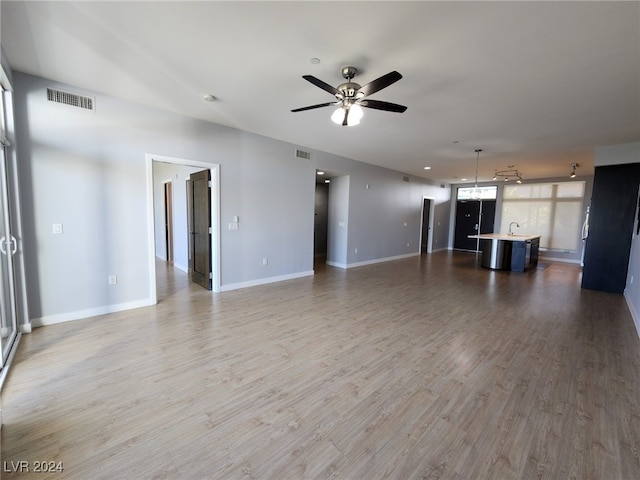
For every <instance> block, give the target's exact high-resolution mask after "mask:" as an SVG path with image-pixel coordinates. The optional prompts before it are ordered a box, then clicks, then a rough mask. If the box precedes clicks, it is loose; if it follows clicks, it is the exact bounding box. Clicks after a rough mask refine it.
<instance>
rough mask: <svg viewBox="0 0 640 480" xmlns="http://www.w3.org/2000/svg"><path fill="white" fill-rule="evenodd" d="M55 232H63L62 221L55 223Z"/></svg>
mask: <svg viewBox="0 0 640 480" xmlns="http://www.w3.org/2000/svg"><path fill="white" fill-rule="evenodd" d="M53 233H55V234H56V235H58V234H61V233H62V224H61V223H54V224H53Z"/></svg>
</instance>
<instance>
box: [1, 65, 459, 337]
mask: <svg viewBox="0 0 640 480" xmlns="http://www.w3.org/2000/svg"><path fill="white" fill-rule="evenodd" d="M14 80H15V88H16V118H17V123H18V125H17V127H18V147H19V153H20V168H21V176H20V181H21V187H22V190H23V192H24V195H23V207H24V208H23V217H24V219H25V251H27V252H28V258H27V266H26V268H27V274H28V282H29V284H28V287H29V307H30V316H31V318H32V319H34V324H36V325H37V324H46V323H55V322H58V321H65V320H71V319H74V318H82V317H87V316H92V315H99V314H101V313H106V312H110V311H116V310H121V309H126V308H134V307H138V306H143V305H147V304H149V303H150V302H151V299H152V288H151V282H152V281H154V280H153V279H151V278H150V271H151V266H150V265H149V261H150V260H149V259H150V258H153V257H152V255H151V253H153V252H150V248H152V247H150V246H149V238H148V234H149V231H150V229H151V228H152V225H150V223H153V222H152V221H150V220H149V217H148V210H149V208H150V205H147V191H146V188H147V187H146V185H147V172H146V154H149V153H151V154H156V155H162V156H168V157H176V158H180V159H186V160H193V161H196V162H207V163H211V164H218V165H220V217H221V224H222V226H223V227H224V226H225V225H227V223H229V222H232V221H233V220H232V219H233V217H234V216H236V215H237V216H238V217H239V219H240V227H239V230H237V231H229V230H227V229H225V228H222V230H221V232H220V245H221V275H220V278H221V285H222V287H223V289H232V288H239V287H243V286H248V285H253V284H258V283H266V282H269V281H275V280H280V279H284V278H295V277H296V276H302V275H308V274H311V273H312V271H313V270H312V269H313V228H314V190H315V171H316V169H317V168H318V169H324V170H327V171H333V172H340V174H341V175H343V177H344V178H342V177H341V180H338V181H336V182H334V183H332V187H331V188H330V200H329V203H330V206H329V210H330V220H329V222H330V223H329V231H330V233H329V235H330V239H329V245H328V257H332V258H334V259H335V262H336V264H339V265H340V266H344V267H349V266H352V265H356V264H358V263H362V262H373V261H380V260H385V259H389V258H395V257H397V256H400V255H403V254H407V253H412V252H413V253H414V254H417V253H418V251H419V245H418V239H419V234H420V232H419V217H420V209H421V205H422V196H429V197H431V198H434V199H435V204H436V215H435V216H436V217H437V218H439V219H440V220H439V221H442V222H443V223H442V225H441V226H436V227H435V228H434V231H433V236H434V245H436V244H440V245H445V244H446V242H447V241H448V238H447V236H448V231H449V224H448V221H447V222H445V218H448V208H449V189H448V188H440V186H439V185H433V184H432V182H430V181H428V180H425V179H421V178H418V177H410V181H409V182H403V181H402V174H400V173H398V172H395V171H391V170H388V169H384V168H380V167H375V166H372V165H368V164H364V163H361V162H356V161H353V160H350V159H346V158H343V157H339V156H336V155H331V154H328V153H325V152H319V151H314V150H310V149H306V150H309V151H311V160H306V159H300V158H296V157H295V148H296V147H297V146H296V145H291V144H288V143H285V142H281V141H278V140H274V139H270V138H265V137H261V136H258V135H254V134H251V133H248V132H243V131H240V130H237V129H233V128H228V127H224V126H221V125H216V124H212V123H209V122H205V121H202V120H197V119H193V118H188V117H184V116H181V115H177V114H174V113H171V112H166V111H162V110H158V109H155V108H150V107H146V106H142V105H138V104H134V103H131V102H127V101H124V100H121V99H118V98H113V97H108V96H104V95H101V94H98V93H95V92H91V91H85V90H82V89H78V88H75V87H71V86H68V85H64V84H57V83H56V82H53V81H49V80H46V79H42V78H38V77H33V76H30V75H26V74H21V73H18V72H14ZM47 87H54V88H58V89H61V90H65V91H71V92H73V93H78V94H81V95H88V96H92V97H95V103H96V111H95V112H91V111H82V110H80V109H77V108H74V107H69V106H66V105H60V104H55V103H52V102H48V101H47V100H46V88H47ZM365 184H369V185H370V188H369V189H368V190H367V189H365V188H364V186H365ZM334 187H335V188H334ZM331 192H333V193H331ZM334 194H335V195H334ZM332 197H333V198H332ZM443 210H446V211H447V216H445V215H443V213H442V211H443ZM338 219H341V220H338ZM339 221H342V222H344V226H343V227H338V224H335V225H334V223H335V222H339ZM404 222H407V226H406V227H404ZM54 223H61V224H63V229H64V230H63V233H62V234H58V235H54V234H53V233H52V225H53V224H54ZM336 229H338V230H336ZM332 230H333V233H334V235H333V238H331V235H332V232H331V231H332ZM336 231H337V232H338V233H336ZM436 239H437V240H436ZM407 243H409V245H410V246H409V247H407V246H406V244H407ZM356 247H357V248H358V249H359V250H358V254H355V253H354V248H356ZM263 258H268V260H269V261H268V265H266V266H263V265H262V259H263ZM109 275H117V276H118V284H117V285H114V286H109V285H108V276H109Z"/></svg>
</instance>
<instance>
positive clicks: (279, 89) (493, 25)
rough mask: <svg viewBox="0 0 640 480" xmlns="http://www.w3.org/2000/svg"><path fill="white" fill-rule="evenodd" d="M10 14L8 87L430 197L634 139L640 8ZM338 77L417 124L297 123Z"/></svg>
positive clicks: (102, 5) (138, 9)
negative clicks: (317, 158)
mask: <svg viewBox="0 0 640 480" xmlns="http://www.w3.org/2000/svg"><path fill="white" fill-rule="evenodd" d="M0 4H1V15H2V18H1V21H2V24H1V33H2V47H3V49H4V50H5V53H6V54H7V57H8V59H9V63H10V64H11V66H12V68H13V69H14V70H17V71H22V72H26V73H30V74H35V75H39V76H42V77H46V78H50V79H52V80H57V81H61V82H66V83H68V84H71V85H76V86H79V87H83V88H87V89H91V90H96V91H99V92H102V93H105V94H109V95H114V96H117V97H121V98H125V99H129V100H132V101H135V102H140V103H143V104H147V105H153V106H157V107H160V108H163V109H166V110H170V111H174V112H179V113H183V114H185V115H189V116H192V117H197V118H202V119H205V120H210V121H212V122H215V123H220V124H223V125H228V126H232V127H236V128H240V129H242V130H246V131H249V132H255V133H258V134H261V135H265V136H268V137H273V138H277V139H281V140H284V141H287V142H291V143H294V144H296V145H299V146H303V147H309V148H314V149H319V150H323V151H327V152H331V153H335V154H338V155H342V156H345V157H350V158H353V159H356V160H360V161H363V162H368V163H372V164H376V165H382V166H386V167H389V168H392V169H395V170H399V171H401V172H404V173H409V174H414V175H418V176H422V177H426V178H432V179H434V180H436V181H443V182H450V183H459V182H462V180H461V179H462V178H468V179H469V180H470V181H473V180H474V177H475V164H476V154H475V153H474V150H475V149H476V148H482V149H483V150H484V152H483V153H482V154H481V156H480V170H479V179H480V180H481V181H482V180H490V179H491V178H492V177H493V172H494V169H498V170H503V169H506V168H507V166H508V165H515V167H516V168H517V169H519V170H520V171H521V172H522V174H523V175H524V177H525V180H526V179H533V178H544V177H556V176H566V175H568V174H569V172H570V170H571V167H570V165H571V163H573V162H577V163H579V164H580V168H579V169H578V175H581V174H592V173H593V157H594V148H595V147H597V146H602V145H609V144H616V143H624V142H631V141H638V140H640V2H637V1H634V2H607V1H605V2H591V1H587V2H579V1H575V2H503V1H500V2H476V1H474V2H422V1H413V2H395V1H394V2H377V1H376V2H368V1H356V2H327V1H321V2H307V1H304V2H303V1H300V2H271V1H260V2H244V1H235V2H234V1H231V2H213V1H199V2H165V1H160V2H149V1H135V2H55V1H45V2H11V1H6V0H3V1H2V2H0ZM314 57H315V58H319V59H320V63H319V64H312V63H311V61H310V59H311V58H314ZM346 65H354V66H356V67H357V68H358V69H359V70H360V75H359V76H357V77H356V78H355V81H356V82H358V83H360V84H361V85H364V84H366V83H368V82H370V81H371V80H373V79H375V78H377V77H379V76H381V75H384V74H386V73H388V72H390V71H392V70H397V71H399V72H400V73H401V74H402V75H403V77H404V78H403V79H401V80H400V81H398V82H397V83H395V84H393V85H391V86H389V87H388V88H386V89H384V90H382V91H380V92H378V93H376V94H374V95H372V96H371V98H374V99H377V100H384V101H388V102H393V103H399V104H402V105H406V106H408V110H407V111H406V112H405V113H403V114H398V113H390V112H383V111H379V110H371V109H365V117H364V118H363V120H362V122H361V124H360V125H358V126H356V127H342V126H337V125H335V124H333V123H332V122H331V121H330V120H329V117H330V115H331V113H332V109H331V108H330V107H327V108H322V109H316V110H311V111H306V112H300V113H291V112H290V110H291V109H293V108H298V107H303V106H307V105H313V104H318V103H324V102H329V101H331V100H332V99H333V97H332V96H331V95H330V94H329V93H327V92H325V91H323V90H321V89H319V88H317V87H315V86H314V85H312V84H311V83H309V82H307V81H305V80H303V79H302V78H301V77H302V75H305V74H310V75H314V76H316V77H318V78H320V79H321V80H323V81H325V82H327V83H329V84H331V85H334V86H337V85H338V84H339V83H342V81H343V79H342V77H341V75H340V70H341V68H342V67H344V66H346ZM205 94H212V95H215V96H216V97H217V99H218V100H217V101H216V102H214V103H207V102H204V101H203V96H204V95H205ZM320 166H321V165H320ZM424 166H431V167H432V168H431V170H429V171H426V170H424V169H423V167H424Z"/></svg>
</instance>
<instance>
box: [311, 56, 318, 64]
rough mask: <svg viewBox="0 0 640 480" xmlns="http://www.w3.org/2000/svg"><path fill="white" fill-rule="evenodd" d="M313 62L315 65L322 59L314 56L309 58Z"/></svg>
mask: <svg viewBox="0 0 640 480" xmlns="http://www.w3.org/2000/svg"><path fill="white" fill-rule="evenodd" d="M309 61H310V62H311V63H313V64H314V65H318V64H319V63H320V59H319V58H316V57H313V58H312V59H310V60H309Z"/></svg>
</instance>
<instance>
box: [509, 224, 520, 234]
mask: <svg viewBox="0 0 640 480" xmlns="http://www.w3.org/2000/svg"><path fill="white" fill-rule="evenodd" d="M514 225H515V226H516V227H518V228H520V225H518V222H511V223H510V224H509V233H508V234H507V235H513V232H512V231H511V227H513V226H514Z"/></svg>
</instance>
